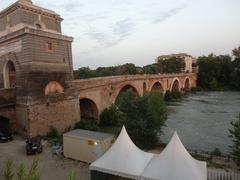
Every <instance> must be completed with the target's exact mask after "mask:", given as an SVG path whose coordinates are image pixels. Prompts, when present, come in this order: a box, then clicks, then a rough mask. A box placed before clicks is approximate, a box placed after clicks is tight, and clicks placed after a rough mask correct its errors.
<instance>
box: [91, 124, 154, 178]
mask: <svg viewBox="0 0 240 180" xmlns="http://www.w3.org/2000/svg"><path fill="white" fill-rule="evenodd" d="M152 158H153V154H151V153H146V152H144V151H142V150H140V149H139V148H138V147H137V146H135V144H134V143H133V142H132V140H131V139H130V138H129V136H128V134H127V132H126V129H125V127H123V128H122V131H121V133H120V135H119V136H118V138H117V140H116V141H115V143H114V144H113V145H112V147H111V148H110V149H109V150H108V151H107V152H106V153H105V154H104V155H103V156H102V157H100V158H99V159H98V160H96V161H95V162H93V163H92V164H91V165H90V170H93V171H100V172H104V173H108V174H112V175H117V176H121V177H125V178H131V179H140V176H141V174H142V172H143V170H144V169H145V167H146V166H147V165H148V163H149V162H150V160H151V159H152Z"/></svg>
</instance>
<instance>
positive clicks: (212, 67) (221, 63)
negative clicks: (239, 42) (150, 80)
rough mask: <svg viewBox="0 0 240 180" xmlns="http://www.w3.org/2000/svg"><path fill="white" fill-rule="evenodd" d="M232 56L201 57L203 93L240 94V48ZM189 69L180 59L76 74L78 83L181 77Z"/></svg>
mask: <svg viewBox="0 0 240 180" xmlns="http://www.w3.org/2000/svg"><path fill="white" fill-rule="evenodd" d="M232 55H233V56H231V55H214V54H210V55H208V56H200V57H198V59H197V64H198V82H197V85H198V87H199V89H201V90H209V91H218V90H240V46H239V47H238V48H235V49H234V50H233V51H232ZM184 68H185V63H184V62H183V61H182V60H180V59H179V58H176V57H172V58H169V59H166V60H163V61H159V62H158V63H154V64H150V65H146V66H143V67H139V66H135V65H134V64H132V63H127V64H123V65H119V66H111V67H98V68H97V69H95V70H92V69H90V68H89V67H82V68H79V69H78V70H75V71H74V77H75V79H83V78H93V77H104V76H117V75H136V74H158V73H161V74H163V73H180V72H182V69H184Z"/></svg>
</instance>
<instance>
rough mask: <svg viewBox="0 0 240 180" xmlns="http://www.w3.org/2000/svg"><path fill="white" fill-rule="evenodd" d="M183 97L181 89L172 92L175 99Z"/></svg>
mask: <svg viewBox="0 0 240 180" xmlns="http://www.w3.org/2000/svg"><path fill="white" fill-rule="evenodd" d="M181 97H182V95H181V92H180V91H173V92H172V98H173V99H180V98H181Z"/></svg>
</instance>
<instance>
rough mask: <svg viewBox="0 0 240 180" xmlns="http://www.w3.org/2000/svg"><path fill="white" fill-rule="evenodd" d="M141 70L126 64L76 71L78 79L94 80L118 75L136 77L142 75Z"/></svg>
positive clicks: (83, 68) (75, 74) (84, 68)
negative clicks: (94, 78)
mask: <svg viewBox="0 0 240 180" xmlns="http://www.w3.org/2000/svg"><path fill="white" fill-rule="evenodd" d="M140 71H141V68H139V67H136V66H135V65H134V64H131V63H126V64H123V65H119V66H111V67H98V68H97V69H96V70H91V69H90V68H89V67H82V68H79V69H78V70H76V71H74V77H75V78H76V79H82V78H93V77H103V76H117V75H134V74H137V73H140Z"/></svg>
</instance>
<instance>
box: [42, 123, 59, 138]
mask: <svg viewBox="0 0 240 180" xmlns="http://www.w3.org/2000/svg"><path fill="white" fill-rule="evenodd" d="M58 136H59V134H58V131H57V129H56V128H54V127H53V126H51V127H50V129H49V132H48V133H47V135H46V136H45V137H46V138H47V139H55V138H58Z"/></svg>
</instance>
